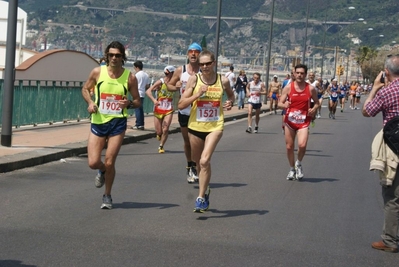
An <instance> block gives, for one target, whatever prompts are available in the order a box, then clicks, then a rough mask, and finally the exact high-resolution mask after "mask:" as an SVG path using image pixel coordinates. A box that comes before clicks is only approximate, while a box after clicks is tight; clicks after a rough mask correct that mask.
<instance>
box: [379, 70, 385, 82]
mask: <svg viewBox="0 0 399 267" xmlns="http://www.w3.org/2000/svg"><path fill="white" fill-rule="evenodd" d="M380 82H381V83H385V71H384V72H383V73H382V75H381V78H380Z"/></svg>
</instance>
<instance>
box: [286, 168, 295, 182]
mask: <svg viewBox="0 0 399 267" xmlns="http://www.w3.org/2000/svg"><path fill="white" fill-rule="evenodd" d="M294 179H295V171H293V170H291V171H289V172H288V175H287V180H294Z"/></svg>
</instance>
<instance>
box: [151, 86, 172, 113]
mask: <svg viewBox="0 0 399 267" xmlns="http://www.w3.org/2000/svg"><path fill="white" fill-rule="evenodd" d="M161 82H162V85H161V88H160V89H159V90H158V91H157V93H156V94H157V100H158V101H159V104H158V106H155V107H154V113H158V114H162V115H167V114H170V113H171V112H173V110H174V108H173V97H174V94H175V92H170V91H168V87H167V86H166V84H165V81H164V79H161Z"/></svg>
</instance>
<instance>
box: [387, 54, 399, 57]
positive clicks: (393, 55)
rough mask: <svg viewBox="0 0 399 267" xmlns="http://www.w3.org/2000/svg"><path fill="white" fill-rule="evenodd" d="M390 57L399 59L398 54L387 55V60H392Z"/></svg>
mask: <svg viewBox="0 0 399 267" xmlns="http://www.w3.org/2000/svg"><path fill="white" fill-rule="evenodd" d="M390 57H399V54H396V55H387V58H390Z"/></svg>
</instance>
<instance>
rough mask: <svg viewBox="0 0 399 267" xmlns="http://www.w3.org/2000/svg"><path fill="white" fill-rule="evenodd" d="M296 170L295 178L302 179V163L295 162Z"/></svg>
mask: <svg viewBox="0 0 399 267" xmlns="http://www.w3.org/2000/svg"><path fill="white" fill-rule="evenodd" d="M295 172H296V176H295V178H296V179H297V180H301V179H302V178H303V171H302V165H299V164H295Z"/></svg>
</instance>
